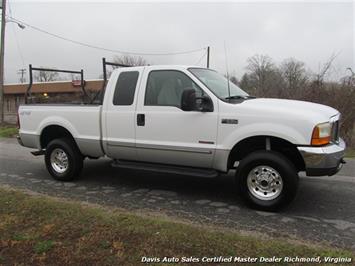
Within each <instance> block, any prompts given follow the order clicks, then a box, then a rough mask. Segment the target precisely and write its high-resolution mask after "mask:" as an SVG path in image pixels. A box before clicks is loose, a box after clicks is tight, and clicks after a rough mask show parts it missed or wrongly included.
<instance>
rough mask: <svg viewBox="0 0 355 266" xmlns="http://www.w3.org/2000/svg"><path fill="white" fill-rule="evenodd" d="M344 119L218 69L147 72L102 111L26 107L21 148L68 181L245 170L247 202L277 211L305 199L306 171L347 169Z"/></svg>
mask: <svg viewBox="0 0 355 266" xmlns="http://www.w3.org/2000/svg"><path fill="white" fill-rule="evenodd" d="M339 119H340V114H339V112H338V111H337V110H335V109H333V108H331V107H328V106H324V105H320V104H315V103H309V102H303V101H293V100H282V99H265V98H255V97H252V96H249V95H248V94H247V93H246V92H244V91H243V90H241V89H240V88H239V87H237V86H236V85H234V84H233V83H229V82H228V81H227V79H226V78H225V77H224V76H222V75H220V74H218V73H217V72H215V71H213V70H211V69H205V68H197V67H186V66H143V67H128V68H120V69H116V70H115V71H114V72H113V73H112V75H111V77H110V79H109V81H108V83H107V86H106V90H105V93H104V97H103V102H102V104H98V105H79V106H75V105H56V104H52V105H31V104H30V105H22V106H20V108H19V123H20V131H19V137H18V140H19V142H20V144H22V145H23V146H25V147H30V148H34V149H37V150H38V151H36V153H37V154H40V153H43V154H44V155H45V156H44V157H45V164H46V167H47V169H48V171H49V173H50V174H51V175H52V176H53V177H54V178H55V179H58V180H63V181H69V180H72V179H74V178H75V177H77V176H78V175H79V174H80V172H81V170H82V167H83V160H84V159H85V158H99V157H102V156H107V157H109V158H112V159H113V165H114V166H119V167H124V168H133V169H145V170H154V171H160V172H166V173H175V174H185V175H186V174H187V175H191V176H194V175H195V176H205V177H216V176H218V174H219V173H226V172H228V171H229V170H231V169H236V171H235V175H236V181H237V182H236V183H237V184H236V187H237V188H238V190H239V192H240V193H241V195H242V196H243V198H245V199H246V200H247V202H248V203H250V204H251V205H253V206H254V207H258V208H259V209H264V210H276V209H278V208H280V207H282V206H285V205H286V204H288V203H289V202H290V201H291V200H292V199H293V198H294V197H295V195H296V191H297V187H298V179H299V177H298V173H299V172H300V171H305V172H306V174H307V175H308V176H320V175H334V174H335V173H337V171H338V170H339V169H340V168H341V166H342V164H343V163H344V161H343V156H344V150H345V144H344V142H343V140H342V139H341V138H340V137H339V133H338V131H339ZM167 178H168V177H167Z"/></svg>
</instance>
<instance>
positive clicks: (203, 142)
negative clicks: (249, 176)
mask: <svg viewBox="0 0 355 266" xmlns="http://www.w3.org/2000/svg"><path fill="white" fill-rule="evenodd" d="M142 84H144V85H142V86H141V89H140V92H139V97H138V104H137V114H136V125H135V126H136V147H137V153H138V158H139V160H141V161H145V162H155V163H163V164H172V165H184V166H193V167H203V168H210V167H212V162H213V156H214V152H215V148H216V139H217V115H218V104H217V101H216V100H215V99H214V98H213V97H211V99H212V100H213V104H214V111H213V112H200V111H183V110H182V109H181V96H182V92H183V91H184V90H185V89H191V88H193V89H195V91H196V95H202V94H204V95H208V93H206V92H205V91H203V90H202V89H201V87H199V86H198V85H197V82H195V81H193V79H192V77H190V76H189V74H188V73H185V72H183V71H178V70H169V69H165V70H162V69H159V70H158V69H157V70H154V68H153V69H152V67H151V68H150V71H148V69H147V70H146V71H145V73H144V76H143V79H142Z"/></svg>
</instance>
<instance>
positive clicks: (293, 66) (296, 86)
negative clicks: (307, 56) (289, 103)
mask: <svg viewBox="0 0 355 266" xmlns="http://www.w3.org/2000/svg"><path fill="white" fill-rule="evenodd" d="M280 71H281V73H282V76H283V78H284V80H285V88H284V95H283V96H284V97H287V98H289V97H292V95H293V96H295V97H297V98H298V97H299V94H300V90H301V89H302V88H304V87H305V85H306V83H307V81H308V75H307V72H306V69H305V65H304V63H303V62H301V61H298V60H296V59H294V58H288V59H285V60H284V61H283V62H282V63H281V65H280Z"/></svg>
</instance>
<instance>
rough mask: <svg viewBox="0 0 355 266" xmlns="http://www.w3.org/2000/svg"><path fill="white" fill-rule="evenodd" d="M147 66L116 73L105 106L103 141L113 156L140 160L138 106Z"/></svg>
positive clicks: (108, 153) (111, 81) (112, 78)
mask: <svg viewBox="0 0 355 266" xmlns="http://www.w3.org/2000/svg"><path fill="white" fill-rule="evenodd" d="M143 69H144V68H143V67H140V68H135V69H131V68H130V69H129V70H122V71H121V72H118V73H117V72H114V74H113V75H112V77H111V78H110V81H109V83H108V84H107V87H108V90H106V91H107V92H108V94H107V95H105V103H104V104H105V106H104V108H103V110H104V111H103V115H102V117H103V119H104V120H105V121H103V136H104V137H103V144H104V147H105V150H106V154H107V155H108V156H109V157H111V158H116V159H126V160H137V153H136V149H135V135H136V128H135V109H136V102H137V95H138V93H137V91H138V87H139V83H140V80H141V76H142V72H143Z"/></svg>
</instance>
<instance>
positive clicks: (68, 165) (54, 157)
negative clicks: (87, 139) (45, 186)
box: [44, 138, 83, 181]
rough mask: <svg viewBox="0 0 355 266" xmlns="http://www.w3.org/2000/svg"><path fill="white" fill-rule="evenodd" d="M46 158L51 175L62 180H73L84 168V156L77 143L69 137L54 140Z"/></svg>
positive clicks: (48, 147)
mask: <svg viewBox="0 0 355 266" xmlns="http://www.w3.org/2000/svg"><path fill="white" fill-rule="evenodd" d="M44 160H45V163H46V167H47V170H48V172H49V173H50V174H51V176H52V177H54V179H57V180H60V181H71V180H73V179H74V178H75V177H77V176H79V174H80V172H81V170H82V168H83V156H82V155H81V153H80V151H79V149H78V148H77V146H76V144H75V143H74V142H73V141H72V140H70V139H67V138H62V139H55V140H52V141H51V142H50V143H49V144H48V146H47V148H46V152H45V156H44Z"/></svg>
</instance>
